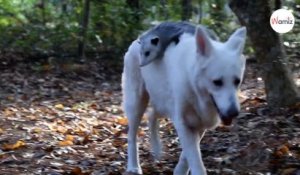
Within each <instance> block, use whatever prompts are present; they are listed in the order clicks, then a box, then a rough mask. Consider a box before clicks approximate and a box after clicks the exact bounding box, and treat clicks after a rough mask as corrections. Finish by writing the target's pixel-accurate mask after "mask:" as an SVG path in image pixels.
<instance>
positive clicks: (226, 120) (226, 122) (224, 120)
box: [210, 94, 232, 126]
mask: <svg viewBox="0 0 300 175" xmlns="http://www.w3.org/2000/svg"><path fill="white" fill-rule="evenodd" d="M210 97H211V101H212V102H213V104H214V106H215V108H216V109H217V112H218V114H219V116H220V118H221V121H222V123H223V124H224V125H227V126H229V125H231V123H232V117H226V116H224V115H223V114H222V112H221V111H220V109H219V107H218V105H217V103H216V101H215V99H214V97H213V96H212V95H211V94H210Z"/></svg>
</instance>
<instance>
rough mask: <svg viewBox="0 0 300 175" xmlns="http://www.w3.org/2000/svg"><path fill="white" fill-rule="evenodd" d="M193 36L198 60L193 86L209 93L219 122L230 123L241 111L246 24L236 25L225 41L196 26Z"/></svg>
mask: <svg viewBox="0 0 300 175" xmlns="http://www.w3.org/2000/svg"><path fill="white" fill-rule="evenodd" d="M195 38H196V45H197V59H198V60H199V64H198V66H197V67H199V68H197V73H196V74H195V75H196V77H195V78H197V79H198V80H199V81H197V85H196V86H197V87H198V88H200V89H202V90H203V89H204V90H205V91H206V92H207V93H208V94H209V98H210V100H211V103H213V105H214V106H215V107H216V110H217V111H218V113H219V116H220V118H221V120H222V122H223V123H224V124H225V125H230V124H231V122H232V119H233V118H234V117H236V116H237V115H238V114H239V111H240V104H239V101H238V97H237V92H238V88H239V86H240V83H241V82H242V78H243V74H244V69H245V58H244V57H243V55H242V52H243V49H244V45H245V39H246V28H245V27H242V28H240V29H237V30H236V31H235V32H234V33H233V34H232V35H231V36H230V37H229V39H228V40H227V41H226V42H224V43H221V42H218V41H213V40H211V39H210V38H209V37H208V34H207V33H206V31H205V29H204V28H202V27H198V28H197V31H196V34H195ZM200 77H201V78H200Z"/></svg>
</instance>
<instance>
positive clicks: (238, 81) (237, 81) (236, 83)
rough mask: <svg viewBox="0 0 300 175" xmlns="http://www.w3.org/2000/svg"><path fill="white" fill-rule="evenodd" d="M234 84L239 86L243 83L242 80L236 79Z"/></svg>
mask: <svg viewBox="0 0 300 175" xmlns="http://www.w3.org/2000/svg"><path fill="white" fill-rule="evenodd" d="M233 83H234V85H235V86H238V85H239V84H240V83H241V80H240V79H239V78H235V79H234V82H233Z"/></svg>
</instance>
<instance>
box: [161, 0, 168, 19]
mask: <svg viewBox="0 0 300 175" xmlns="http://www.w3.org/2000/svg"><path fill="white" fill-rule="evenodd" d="M160 5H161V8H162V12H163V16H164V20H168V19H169V13H168V9H167V7H166V0H160Z"/></svg>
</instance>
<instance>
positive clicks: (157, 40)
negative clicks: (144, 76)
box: [139, 22, 219, 66]
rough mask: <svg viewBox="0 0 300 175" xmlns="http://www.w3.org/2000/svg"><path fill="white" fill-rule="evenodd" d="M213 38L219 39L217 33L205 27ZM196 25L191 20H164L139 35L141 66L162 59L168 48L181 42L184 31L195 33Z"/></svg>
mask: <svg viewBox="0 0 300 175" xmlns="http://www.w3.org/2000/svg"><path fill="white" fill-rule="evenodd" d="M205 30H206V31H207V33H208V34H209V36H210V37H211V38H212V39H213V40H219V38H218V37H217V35H216V34H215V33H214V32H213V31H212V30H209V29H207V28H205ZM195 31H196V26H195V25H194V24H192V23H189V22H163V23H161V24H159V25H157V26H155V27H153V28H151V29H150V30H148V31H146V32H145V33H143V34H142V36H140V37H139V42H140V44H141V60H140V66H146V65H148V64H149V63H151V62H152V61H154V60H155V59H161V58H162V57H163V54H164V52H165V50H166V48H167V47H168V46H169V44H171V43H172V42H174V43H175V44H177V43H178V42H179V37H180V36H181V35H182V34H183V33H187V34H190V35H194V34H195Z"/></svg>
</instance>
